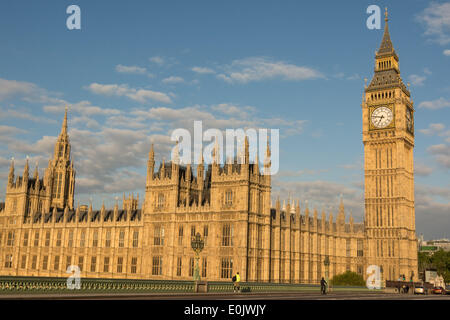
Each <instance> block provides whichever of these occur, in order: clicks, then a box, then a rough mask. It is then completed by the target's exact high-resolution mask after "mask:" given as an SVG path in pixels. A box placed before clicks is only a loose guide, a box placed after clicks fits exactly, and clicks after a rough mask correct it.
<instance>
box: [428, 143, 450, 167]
mask: <svg viewBox="0 0 450 320" xmlns="http://www.w3.org/2000/svg"><path fill="white" fill-rule="evenodd" d="M427 151H428V152H429V153H430V154H432V155H434V156H435V158H436V161H437V162H438V163H439V164H441V165H442V166H443V167H444V168H447V169H450V145H448V144H443V143H442V144H437V145H433V146H431V147H428V149H427Z"/></svg>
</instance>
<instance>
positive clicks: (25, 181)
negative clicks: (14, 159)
mask: <svg viewBox="0 0 450 320" xmlns="http://www.w3.org/2000/svg"><path fill="white" fill-rule="evenodd" d="M29 170H30V167H29V166H28V157H27V160H26V162H25V168H24V169H23V176H22V179H23V186H25V188H27V187H28V178H29V177H28V175H29Z"/></svg>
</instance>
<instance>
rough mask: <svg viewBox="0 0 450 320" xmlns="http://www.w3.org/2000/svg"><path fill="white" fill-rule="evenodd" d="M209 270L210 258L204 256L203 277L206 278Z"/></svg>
mask: <svg viewBox="0 0 450 320" xmlns="http://www.w3.org/2000/svg"><path fill="white" fill-rule="evenodd" d="M207 270H208V259H207V258H202V277H205V278H206V271H207Z"/></svg>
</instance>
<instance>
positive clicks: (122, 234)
mask: <svg viewBox="0 0 450 320" xmlns="http://www.w3.org/2000/svg"><path fill="white" fill-rule="evenodd" d="M124 241H125V231H123V230H121V231H120V233H119V248H123V247H124Z"/></svg>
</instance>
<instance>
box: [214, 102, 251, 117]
mask: <svg viewBox="0 0 450 320" xmlns="http://www.w3.org/2000/svg"><path fill="white" fill-rule="evenodd" d="M211 109H212V110H214V111H218V112H221V113H223V114H226V115H229V116H241V117H247V116H248V114H249V113H253V112H255V111H256V108H255V107H251V106H244V107H240V106H237V105H233V104H230V103H220V104H217V105H213V106H211Z"/></svg>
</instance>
